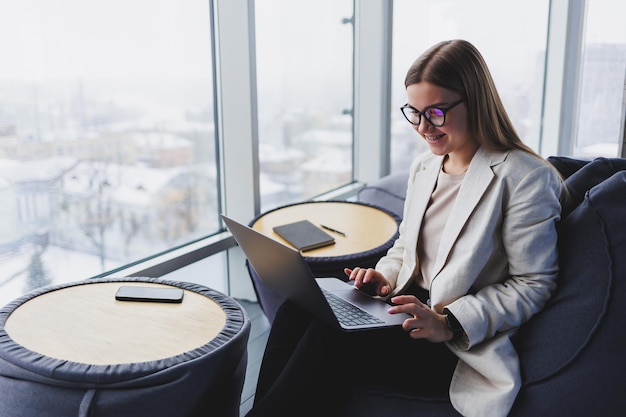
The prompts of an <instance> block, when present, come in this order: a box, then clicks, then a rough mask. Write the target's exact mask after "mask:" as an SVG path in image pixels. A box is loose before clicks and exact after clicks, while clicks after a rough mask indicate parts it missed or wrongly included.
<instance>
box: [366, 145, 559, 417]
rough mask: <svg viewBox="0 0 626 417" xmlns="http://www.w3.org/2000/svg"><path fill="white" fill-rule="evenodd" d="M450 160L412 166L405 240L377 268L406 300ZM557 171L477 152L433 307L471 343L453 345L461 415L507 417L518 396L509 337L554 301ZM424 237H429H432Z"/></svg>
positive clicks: (447, 235)
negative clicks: (427, 216)
mask: <svg viewBox="0 0 626 417" xmlns="http://www.w3.org/2000/svg"><path fill="white" fill-rule="evenodd" d="M442 163H443V157H439V156H435V155H433V154H431V153H430V152H427V153H425V154H422V155H420V156H418V157H417V158H416V159H415V161H414V162H413V164H412V166H411V171H410V175H409V181H408V189H407V197H406V202H405V206H404V218H403V221H402V223H401V224H400V236H399V238H398V240H397V241H396V242H395V243H394V245H393V246H392V247H391V248H390V249H389V251H388V253H387V255H386V256H385V257H383V258H382V259H381V260H380V261H379V262H378V264H377V265H376V269H377V270H379V271H380V272H382V273H383V275H384V276H385V277H386V278H387V279H388V280H389V282H390V283H391V285H392V288H394V290H393V291H392V296H393V295H395V294H398V293H400V292H401V291H402V290H403V289H404V288H405V287H407V286H408V285H409V284H410V283H411V281H412V279H414V278H415V277H416V275H417V274H418V273H419V259H417V238H418V236H419V232H420V227H421V224H422V219H423V217H424V213H425V211H426V208H427V206H428V202H429V199H430V197H431V194H432V192H433V190H434V187H435V184H436V181H437V176H438V174H439V171H440V170H441V167H442ZM560 192H561V181H560V178H559V176H558V174H557V172H556V171H555V170H554V169H553V168H552V167H550V166H549V165H548V163H547V162H544V161H541V160H540V159H538V158H536V157H535V156H533V155H530V154H528V153H527V152H523V151H520V150H513V151H508V152H490V151H487V150H485V149H483V148H482V147H481V148H479V149H478V151H477V152H476V154H475V155H474V158H473V159H472V161H471V163H470V166H469V168H468V170H467V173H466V174H465V178H464V180H463V183H462V185H461V188H460V190H459V193H458V196H457V198H456V202H455V203H454V206H453V207H452V210H451V211H450V215H449V218H448V221H447V223H446V226H445V228H444V231H443V234H442V237H441V243H440V246H439V251H438V254H437V258H436V261H435V264H434V270H433V275H432V276H433V280H432V283H431V286H430V305H431V307H432V308H433V309H434V310H435V311H436V312H438V313H442V311H443V309H444V307H447V308H448V309H449V310H450V311H451V312H452V314H454V316H455V317H456V318H457V319H458V320H459V322H460V323H461V325H462V326H463V329H464V330H465V333H466V335H467V337H466V338H464V339H463V340H461V341H460V342H456V343H448V346H449V348H450V349H451V350H452V351H453V352H454V353H455V354H456V355H457V356H458V357H459V363H458V365H457V368H456V370H455V372H454V375H453V378H452V383H451V386H450V399H451V401H452V404H453V405H454V407H455V408H456V409H457V410H458V411H459V412H460V413H461V414H463V415H464V416H490V417H494V416H506V415H507V414H508V412H509V411H510V409H511V407H512V405H513V402H514V401H515V397H516V396H517V393H518V391H519V389H520V385H521V376H520V370H519V360H518V356H517V353H516V351H515V348H514V347H513V345H512V343H511V341H510V339H509V337H510V336H511V333H512V332H514V331H515V330H516V329H517V328H518V327H519V326H520V325H521V324H522V323H524V322H525V321H527V320H528V319H529V318H530V317H531V316H532V315H533V314H535V313H536V312H538V311H539V310H540V309H541V308H542V307H543V306H544V304H545V303H546V301H547V300H548V299H549V298H550V295H551V293H552V291H553V290H554V288H555V280H556V277H557V273H558V259H557V246H556V245H557V233H556V224H555V223H556V221H557V220H558V219H559V218H560V212H561V206H560V203H559V195H560ZM426 238H427V237H426Z"/></svg>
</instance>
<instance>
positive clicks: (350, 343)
mask: <svg viewBox="0 0 626 417" xmlns="http://www.w3.org/2000/svg"><path fill="white" fill-rule="evenodd" d="M455 366H456V357H455V356H454V355H453V354H452V353H451V352H450V351H449V349H448V348H447V347H446V346H445V345H444V344H442V343H439V344H434V343H430V342H428V341H425V340H414V339H411V338H410V337H409V336H408V334H406V333H405V332H404V331H403V330H402V329H401V328H399V327H396V328H388V329H380V330H367V331H358V332H344V331H340V330H337V329H334V328H332V327H330V326H327V325H326V324H324V323H322V322H321V321H319V320H317V319H316V318H314V317H313V316H312V315H311V314H309V313H308V312H306V311H303V310H302V309H300V308H299V307H297V306H296V305H294V304H293V303H291V302H289V301H287V302H285V303H284V304H283V305H282V306H281V308H280V309H279V310H278V312H277V314H276V318H275V319H274V323H273V325H272V329H271V331H270V336H269V339H268V343H267V346H266V350H265V354H264V357H263V362H262V365H261V371H260V375H259V380H258V384H257V391H256V397H255V406H254V408H253V410H252V411H251V413H250V414H249V416H263V415H272V413H273V415H278V414H276V413H277V412H281V409H282V412H284V413H288V412H294V411H295V410H294V407H295V408H297V409H298V410H297V411H298V412H299V413H300V415H303V414H302V412H303V411H305V410H309V411H311V414H312V415H313V414H315V413H318V412H320V407H323V406H324V404H326V405H330V406H332V404H333V403H334V402H335V401H338V400H339V398H340V393H341V392H342V391H343V390H345V389H346V388H348V387H354V386H355V385H360V384H367V385H368V386H369V387H370V388H371V387H372V386H374V387H375V386H381V387H384V388H385V390H389V389H391V390H394V389H398V390H401V391H402V392H405V393H406V392H407V391H408V392H411V393H414V394H415V395H422V396H441V395H447V392H448V387H449V385H450V379H451V377H452V373H453V371H454V367H455ZM313 410H315V411H313Z"/></svg>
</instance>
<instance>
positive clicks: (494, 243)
mask: <svg viewBox="0 0 626 417" xmlns="http://www.w3.org/2000/svg"><path fill="white" fill-rule="evenodd" d="M405 86H406V91H407V97H408V103H407V104H406V105H405V106H403V107H402V112H403V114H404V116H405V117H406V119H407V120H408V121H409V122H410V123H411V124H412V125H413V127H414V129H415V130H416V131H417V133H418V134H419V135H420V136H421V137H422V138H423V139H424V140H425V141H426V143H427V144H428V146H429V148H430V149H429V152H426V153H425V154H422V155H419V156H418V157H417V158H416V159H415V161H414V162H413V164H412V166H411V170H410V175H409V181H408V189H407V198H406V202H405V207H404V216H403V221H402V223H401V225H400V234H399V238H398V239H397V241H396V242H395V243H394V245H393V247H392V248H391V249H390V250H389V251H388V253H387V254H386V256H384V257H383V258H381V260H380V261H379V262H378V263H377V265H376V267H375V268H374V269H371V268H370V269H363V268H354V269H353V270H350V269H346V274H348V276H349V279H350V280H352V281H354V285H355V286H356V287H357V288H359V289H362V290H364V291H367V292H369V293H372V294H374V295H378V296H381V297H386V298H388V299H389V300H390V301H391V303H392V304H393V306H392V307H390V309H389V312H390V313H392V314H397V313H409V314H411V315H412V316H413V317H412V318H409V319H407V320H406V321H405V322H404V323H403V325H402V334H399V333H400V331H397V330H396V331H394V329H388V330H385V331H377V332H371V331H370V332H365V333H363V334H357V335H354V334H344V333H340V332H334V331H332V330H329V329H326V328H325V326H324V325H322V324H321V323H319V322H317V321H315V320H313V319H311V318H310V317H307V315H306V313H303V312H300V311H298V310H297V309H296V308H295V307H294V306H293V305H292V304H290V303H286V304H285V305H284V306H283V308H282V309H281V311H280V312H279V314H278V315H277V317H276V319H275V322H274V326H273V328H272V332H271V335H270V339H269V341H268V345H267V348H266V354H265V357H264V362H263V365H262V368H261V375H260V377H259V385H258V387H257V398H256V399H255V409H253V411H252V413H251V414H252V415H271V413H269V414H265V413H266V412H269V410H270V409H274V410H275V413H276V414H274V415H281V414H280V413H282V412H286V413H288V412H289V411H288V410H289V407H294V406H295V404H284V403H283V406H284V407H286V408H284V409H283V410H281V409H280V407H281V405H279V404H281V401H280V400H279V398H280V397H281V393H282V394H288V395H292V396H294V397H297V398H299V401H300V404H302V403H305V404H307V407H308V408H307V409H310V410H313V409H315V407H316V406H319V405H320V404H322V403H323V402H324V401H323V400H320V396H324V397H321V398H324V399H329V401H330V400H332V395H333V393H335V392H337V390H339V389H341V387H342V386H346V384H350V383H351V382H352V381H354V380H358V381H359V382H360V383H363V381H364V380H365V381H369V380H371V381H372V382H373V383H376V384H379V385H380V383H381V381H391V382H384V384H387V385H393V384H394V383H395V381H399V380H402V381H403V385H404V388H407V387H406V384H405V383H404V382H406V381H411V382H410V387H409V389H410V391H411V392H412V393H415V394H421V395H439V394H442V393H445V392H446V391H448V390H449V395H450V399H451V401H452V404H453V406H454V407H455V408H456V409H457V410H458V411H459V412H460V413H461V414H463V415H466V416H505V415H507V414H508V412H509V411H510V409H511V407H512V405H513V402H514V400H515V397H516V395H517V393H518V391H519V388H520V385H521V378H520V371H519V361H518V357H517V354H516V352H515V349H514V347H513V345H512V343H511V341H510V336H511V334H512V333H513V332H514V331H515V330H516V329H517V328H518V327H519V326H520V325H521V324H522V323H524V322H525V321H527V320H528V319H529V318H530V317H531V316H532V315H533V314H535V313H536V312H538V311H539V310H540V309H541V308H542V307H543V306H544V304H545V303H546V301H547V300H548V299H549V297H550V295H551V293H552V291H553V290H554V287H555V279H556V276H557V272H558V264H557V251H556V241H557V235H556V228H555V223H556V221H557V220H558V219H559V215H560V204H559V195H560V191H561V182H560V179H559V177H558V174H557V173H556V171H555V170H553V169H552V168H551V167H550V166H549V165H548V164H547V163H546V162H545V161H544V160H542V159H541V157H539V156H538V155H537V154H535V153H534V152H533V151H532V150H530V149H529V148H528V147H527V146H526V145H524V144H523V143H522V141H521V140H520V139H519V137H518V136H517V134H516V132H515V129H514V128H513V126H512V124H511V122H510V120H509V118H508V116H507V113H506V111H505V109H504V107H503V105H502V102H501V101H500V98H499V96H498V93H497V91H496V88H495V85H494V83H493V80H492V78H491V75H490V73H489V70H488V68H487V66H486V64H485V62H484V60H483V59H482V57H481V55H480V53H479V52H478V51H477V50H476V48H474V46H472V45H471V44H470V43H468V42H466V41H462V40H454V41H446V42H442V43H439V44H437V45H435V46H433V47H432V48H431V49H429V50H428V51H427V52H425V53H424V54H423V55H422V56H421V57H420V58H418V59H417V61H415V63H414V64H413V65H412V66H411V68H410V69H409V71H408V73H407V76H406V79H405ZM442 342H445V343H442ZM338 349H341V350H338ZM333 352H335V353H334V354H333ZM337 352H344V353H346V352H348V353H349V355H350V356H351V357H353V358H354V360H350V361H348V362H350V363H352V364H354V363H360V364H363V363H368V364H370V365H374V366H368V367H367V371H363V372H362V371H360V369H363V366H361V367H359V366H354V365H350V364H347V365H346V364H344V362H345V361H344V362H342V361H340V360H335V359H334V358H335V357H336V356H337ZM368 358H369V361H368ZM307 362H308V363H307ZM399 370H401V372H400V371H399ZM324 372H332V374H331V375H332V377H328V376H324ZM401 374H402V375H413V376H420V378H417V379H419V381H415V379H416V378H415V377H413V378H403V377H402V376H400V375H401ZM298 375H301V376H305V377H306V378H307V381H309V382H303V381H300V382H298ZM316 400H317V401H316ZM331 408H332V407H331ZM317 411H318V410H316V412H317ZM255 413H258V414H255Z"/></svg>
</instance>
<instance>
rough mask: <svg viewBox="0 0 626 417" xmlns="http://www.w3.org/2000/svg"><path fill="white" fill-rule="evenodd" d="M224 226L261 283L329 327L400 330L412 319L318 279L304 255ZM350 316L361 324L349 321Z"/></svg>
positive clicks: (343, 285)
mask: <svg viewBox="0 0 626 417" xmlns="http://www.w3.org/2000/svg"><path fill="white" fill-rule="evenodd" d="M222 218H223V219H224V222H226V225H227V226H228V228H229V229H230V231H231V233H232V234H233V236H234V237H235V240H236V241H237V243H239V246H240V247H241V249H242V250H243V252H244V254H245V255H246V257H247V258H248V261H249V262H250V264H252V267H253V268H254V270H255V271H256V273H257V275H258V276H259V278H260V280H261V281H262V282H263V283H264V284H265V285H267V286H268V287H269V288H271V289H273V290H274V291H276V292H277V293H279V294H281V295H282V296H283V297H285V298H287V299H289V300H291V301H292V302H294V303H296V304H297V305H299V306H300V307H302V308H304V309H306V310H308V311H309V312H311V313H312V314H314V315H315V316H317V317H318V318H319V319H321V320H323V321H325V322H326V323H328V324H329V325H331V326H333V327H336V328H339V329H343V330H345V331H354V330H366V329H373V328H381V327H391V326H399V325H401V324H402V322H404V320H406V319H407V318H409V317H411V316H410V315H408V314H404V313H402V314H389V313H388V312H387V309H389V304H387V303H385V302H384V301H382V300H380V299H378V298H374V297H370V296H369V295H367V294H365V293H363V292H361V291H359V290H357V289H356V288H355V287H354V286H352V285H350V284H348V283H347V282H344V281H342V280H340V279H337V278H334V277H328V278H315V277H314V276H313V273H312V272H311V269H310V268H309V266H308V265H307V263H306V262H305V260H304V258H303V257H302V255H300V253H299V252H298V251H296V250H294V249H292V248H290V247H288V246H285V245H283V244H282V243H280V242H278V241H276V240H274V239H272V238H269V237H267V236H265V235H263V234H261V233H259V232H257V231H256V230H254V229H251V228H250V227H248V226H245V225H243V224H241V223H238V222H236V221H234V220H232V219H230V218H228V217H226V216H224V215H222ZM345 308H347V309H348V310H352V311H351V312H349V314H350V315H351V314H356V315H357V316H360V318H359V319H358V320H353V319H346V318H345V312H344V309H345Z"/></svg>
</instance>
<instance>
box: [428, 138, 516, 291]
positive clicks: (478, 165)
mask: <svg viewBox="0 0 626 417" xmlns="http://www.w3.org/2000/svg"><path fill="white" fill-rule="evenodd" d="M498 156H499V157H498ZM505 156H506V153H505V154H502V153H498V154H489V153H487V152H486V151H484V150H483V148H482V147H481V148H479V149H478V150H477V151H476V154H475V155H474V158H472V162H471V163H470V166H469V168H468V170H467V173H466V174H465V178H464V179H463V183H462V184H461V188H460V189H459V194H458V195H457V197H456V200H455V203H454V205H453V206H452V210H451V211H450V215H449V217H448V220H447V222H446V226H445V227H444V230H443V234H442V236H441V242H440V243H439V250H438V252H437V259H436V261H435V265H434V266H433V279H435V278H436V277H437V275H438V274H439V272H441V269H442V268H443V267H444V265H445V263H446V260H447V259H448V255H449V254H450V251H451V250H452V247H453V246H454V243H455V242H456V240H457V238H458V237H459V234H460V233H461V230H462V229H463V227H464V226H465V223H467V221H468V220H469V217H470V215H471V214H472V212H473V211H474V209H475V208H476V206H477V205H478V202H479V201H480V199H481V198H482V196H483V194H484V193H485V191H486V190H487V187H488V186H489V184H490V183H491V181H492V180H493V177H494V173H493V170H492V169H491V167H492V166H493V165H494V164H497V163H500V162H501V161H502V160H503V159H504V157H505ZM492 157H495V158H492Z"/></svg>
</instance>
